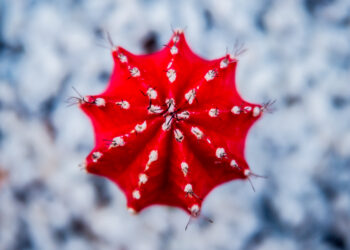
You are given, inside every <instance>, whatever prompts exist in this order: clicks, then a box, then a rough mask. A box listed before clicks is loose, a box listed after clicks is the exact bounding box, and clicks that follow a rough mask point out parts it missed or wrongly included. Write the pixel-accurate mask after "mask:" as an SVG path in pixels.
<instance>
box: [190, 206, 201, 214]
mask: <svg viewBox="0 0 350 250" xmlns="http://www.w3.org/2000/svg"><path fill="white" fill-rule="evenodd" d="M190 211H191V214H192V215H193V216H197V215H198V213H199V206H198V205H197V204H194V205H192V207H191V208H190Z"/></svg>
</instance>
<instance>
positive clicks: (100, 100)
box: [95, 97, 106, 107]
mask: <svg viewBox="0 0 350 250" xmlns="http://www.w3.org/2000/svg"><path fill="white" fill-rule="evenodd" d="M95 104H96V106H97V107H104V106H106V101H105V99H103V98H101V97H99V98H96V100H95Z"/></svg>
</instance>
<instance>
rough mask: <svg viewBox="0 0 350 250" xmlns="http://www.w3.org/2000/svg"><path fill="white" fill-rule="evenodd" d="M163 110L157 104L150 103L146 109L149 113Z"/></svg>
mask: <svg viewBox="0 0 350 250" xmlns="http://www.w3.org/2000/svg"><path fill="white" fill-rule="evenodd" d="M162 112H163V109H162V108H161V107H160V106H158V105H151V106H150V107H149V109H148V113H150V114H160V113H162Z"/></svg>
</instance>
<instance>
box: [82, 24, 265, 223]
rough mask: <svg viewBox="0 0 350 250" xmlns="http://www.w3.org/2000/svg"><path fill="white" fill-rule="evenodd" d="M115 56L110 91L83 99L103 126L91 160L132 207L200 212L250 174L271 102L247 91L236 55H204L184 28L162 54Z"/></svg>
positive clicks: (97, 128)
mask: <svg viewBox="0 0 350 250" xmlns="http://www.w3.org/2000/svg"><path fill="white" fill-rule="evenodd" d="M112 55H113V58H114V62H115V66H114V70H113V73H112V76H111V78H110V82H109V85H108V87H107V89H106V90H105V91H104V92H103V93H102V94H100V95H96V96H86V97H84V98H82V100H81V101H80V104H79V105H80V107H81V109H82V110H83V111H84V112H85V113H86V114H87V115H88V116H89V117H90V119H91V121H92V124H93V127H94V132H95V147H94V149H93V150H92V151H91V153H90V154H89V155H88V157H87V158H86V161H85V165H84V166H85V168H86V170H87V172H89V173H92V174H96V175H100V176H104V177H107V178H108V179H110V180H112V181H113V182H114V183H116V184H117V185H118V186H119V187H120V189H122V190H123V192H124V193H125V195H126V199H127V206H128V208H129V211H133V212H139V211H141V210H142V209H144V208H146V207H148V206H151V205H155V204H161V205H168V206H175V207H179V208H182V209H184V210H185V211H186V212H188V213H189V214H190V215H192V216H198V215H199V214H200V210H201V205H202V201H203V199H204V198H205V197H206V195H207V194H208V193H209V192H210V191H211V190H212V189H213V188H215V187H216V186H218V185H220V184H222V183H225V182H227V181H231V180H235V179H246V178H249V175H250V174H251V172H250V170H249V167H248V164H247V162H246V160H245V157H244V147H245V140H246V136H247V133H248V130H249V129H250V127H251V126H252V125H253V123H254V122H255V121H256V120H257V119H258V118H259V117H260V116H261V114H262V111H263V109H264V108H263V107H262V106H261V105H257V104H252V103H248V102H246V101H244V100H243V99H242V98H241V97H240V95H239V93H238V91H237V89H236V86H235V70H236V66H237V60H236V59H235V58H232V57H231V56H230V55H226V56H224V57H222V58H219V59H216V60H211V61H209V60H205V59H202V58H200V57H199V56H197V55H196V54H194V52H192V50H191V49H190V48H189V46H188V45H187V43H186V40H185V37H184V34H183V32H182V31H175V32H174V34H173V36H172V37H171V39H170V41H169V43H168V45H167V46H165V47H164V49H162V50H160V51H158V52H156V53H154V54H149V55H134V54H132V53H130V52H128V51H126V50H125V49H123V48H120V47H116V48H114V49H113V51H112Z"/></svg>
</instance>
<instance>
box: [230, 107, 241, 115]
mask: <svg viewBox="0 0 350 250" xmlns="http://www.w3.org/2000/svg"><path fill="white" fill-rule="evenodd" d="M231 112H232V113H233V114H235V115H238V114H240V113H241V108H240V107H238V106H233V107H232V109H231Z"/></svg>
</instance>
